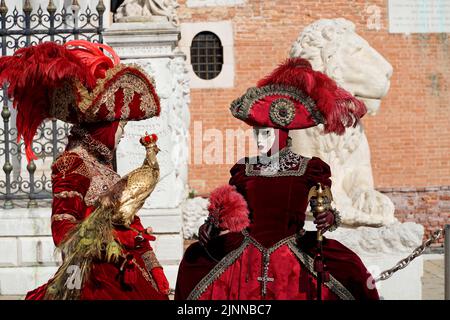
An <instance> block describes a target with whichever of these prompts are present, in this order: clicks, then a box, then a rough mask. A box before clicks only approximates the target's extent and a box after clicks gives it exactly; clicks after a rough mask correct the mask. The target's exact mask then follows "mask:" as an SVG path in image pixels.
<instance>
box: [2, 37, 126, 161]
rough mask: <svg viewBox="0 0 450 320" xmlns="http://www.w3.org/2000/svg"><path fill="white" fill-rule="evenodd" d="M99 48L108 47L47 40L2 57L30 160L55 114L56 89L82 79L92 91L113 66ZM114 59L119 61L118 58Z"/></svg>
mask: <svg viewBox="0 0 450 320" xmlns="http://www.w3.org/2000/svg"><path fill="white" fill-rule="evenodd" d="M99 47H100V48H104V49H106V47H107V46H104V45H100V44H92V43H90V42H88V41H85V40H77V41H69V42H68V43H66V44H65V45H64V46H63V45H59V44H56V43H54V42H44V43H42V44H39V45H36V46H31V47H27V48H21V49H19V50H17V51H16V52H15V53H14V55H12V56H5V57H1V58H0V83H1V84H2V85H5V84H9V87H8V90H7V93H8V97H9V98H12V99H13V107H14V108H16V109H17V119H16V127H17V141H18V142H19V141H20V139H21V138H23V140H24V144H25V153H26V157H27V160H28V162H29V161H31V160H35V159H37V158H36V155H35V154H34V152H33V150H32V142H33V138H34V135H35V134H36V131H37V128H38V127H39V125H40V124H41V123H42V122H43V121H44V120H45V119H48V118H50V117H51V115H50V114H49V106H50V97H51V93H52V90H53V89H54V88H56V87H58V86H60V85H61V84H62V83H64V81H66V80H69V79H78V80H80V81H81V83H82V84H83V85H84V86H86V87H87V88H88V89H89V90H91V89H92V88H94V87H95V85H96V81H97V78H99V77H101V76H102V75H103V76H104V74H105V72H106V70H107V69H108V68H110V67H112V66H113V62H112V61H111V59H109V58H108V57H106V56H105V55H104V54H103V53H102V52H101V50H100V49H99ZM108 48H109V47H108ZM109 49H110V48H109ZM110 50H112V49H110ZM110 50H108V51H110ZM113 58H114V63H116V62H117V59H118V57H116V56H114V55H113ZM107 60H108V61H107Z"/></svg>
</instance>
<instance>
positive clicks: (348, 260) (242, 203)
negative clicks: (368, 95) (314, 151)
mask: <svg viewBox="0 0 450 320" xmlns="http://www.w3.org/2000/svg"><path fill="white" fill-rule="evenodd" d="M231 112H232V114H233V116H235V117H236V118H238V119H240V120H242V121H245V122H246V123H247V124H249V125H251V126H253V127H254V133H255V137H256V139H257V142H258V148H259V151H260V155H259V156H257V157H252V158H248V157H247V158H245V159H243V160H241V161H239V162H238V163H237V164H235V165H234V166H233V168H232V169H231V171H230V173H231V179H230V182H229V186H226V187H221V188H220V189H218V190H216V191H214V192H212V193H211V196H210V206H209V208H208V209H209V212H210V215H209V217H208V219H207V222H206V223H205V224H204V225H203V226H202V227H201V228H200V230H199V235H200V241H199V242H196V243H194V244H192V245H191V246H190V247H189V248H188V249H187V250H186V252H185V254H184V257H183V260H182V262H181V265H180V268H179V273H178V279H177V286H176V293H175V299H179V300H184V299H199V300H247V299H248V300H253V299H256V300H259V299H283V300H285V299H286V300H291V299H292V300H306V299H317V298H318V296H317V292H318V290H317V282H318V281H317V272H316V269H315V265H314V262H315V261H314V258H315V257H316V253H317V251H318V250H319V249H318V246H317V238H316V232H306V231H305V230H304V229H303V226H304V222H305V212H306V210H307V206H308V196H309V192H310V190H311V189H312V188H313V187H314V186H316V185H317V183H320V184H321V185H322V186H323V187H324V188H327V187H330V186H331V180H330V176H331V172H330V168H329V166H328V165H327V164H326V163H325V162H323V161H322V160H321V159H319V158H317V157H313V158H306V157H303V156H301V155H298V154H295V153H294V152H293V151H292V150H291V149H290V145H289V142H290V138H289V137H288V131H289V130H291V129H303V128H308V127H312V126H316V125H318V124H323V125H324V131H325V133H337V134H342V133H343V132H344V131H345V128H346V127H349V126H352V125H354V124H355V123H356V122H357V121H358V120H359V118H360V117H362V116H363V115H364V114H365V112H366V108H365V106H364V104H363V103H362V102H360V101H359V100H357V99H355V98H354V97H353V96H352V95H350V94H349V93H348V92H346V91H344V90H343V89H341V88H339V87H338V86H337V85H336V84H335V82H334V81H333V80H331V79H330V78H328V77H327V76H326V75H325V74H323V73H320V72H316V71H314V70H313V69H312V67H311V65H310V63H309V62H308V61H306V60H304V59H301V58H295V59H290V60H288V61H286V62H285V63H284V64H282V65H281V66H279V67H278V68H277V69H275V70H274V71H273V72H272V74H270V75H269V76H267V77H266V78H264V79H262V80H261V81H259V83H258V86H257V87H255V88H250V89H249V90H248V91H247V93H246V94H245V95H244V96H242V97H241V98H239V99H237V100H235V101H234V102H233V104H232V106H231ZM330 202H331V201H330ZM314 223H315V224H316V226H317V229H318V230H321V232H322V233H323V232H325V231H327V230H330V231H331V230H333V229H335V228H336V227H337V226H338V224H339V223H340V219H339V214H338V212H337V211H336V210H334V209H332V208H331V206H329V209H328V210H326V211H325V212H323V213H321V214H319V215H317V216H316V219H315V221H314ZM322 247H323V249H322V255H323V258H324V260H325V264H326V268H327V270H325V271H326V273H325V274H326V276H325V277H324V280H325V281H324V283H323V286H322V287H321V288H322V293H321V299H324V300H335V299H346V300H347V299H348V300H350V299H378V298H379V297H378V293H377V290H376V288H375V287H374V286H373V285H372V283H371V281H370V279H371V275H370V274H369V273H368V271H367V269H366V268H365V266H364V265H363V263H362V262H361V260H360V259H359V257H358V256H357V255H356V254H355V253H354V252H353V251H351V250H350V249H348V248H346V247H345V246H344V245H342V244H341V243H339V242H338V241H335V240H332V239H326V238H324V239H323V244H322Z"/></svg>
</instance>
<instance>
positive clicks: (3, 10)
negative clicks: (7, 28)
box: [0, 0, 8, 17]
mask: <svg viewBox="0 0 450 320" xmlns="http://www.w3.org/2000/svg"><path fill="white" fill-rule="evenodd" d="M7 13H8V7H7V6H6V3H5V0H2V1H1V2H0V15H2V16H3V17H5V16H6V14H7Z"/></svg>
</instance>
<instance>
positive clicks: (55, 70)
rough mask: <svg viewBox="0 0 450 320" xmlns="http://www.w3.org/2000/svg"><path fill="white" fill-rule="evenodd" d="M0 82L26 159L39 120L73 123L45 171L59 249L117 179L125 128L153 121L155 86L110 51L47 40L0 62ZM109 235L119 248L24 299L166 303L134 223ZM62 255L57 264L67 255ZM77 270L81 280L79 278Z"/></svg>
mask: <svg viewBox="0 0 450 320" xmlns="http://www.w3.org/2000/svg"><path fill="white" fill-rule="evenodd" d="M102 49H103V50H105V51H106V52H108V53H109V55H110V56H111V57H112V59H111V58H109V57H108V56H107V55H106V54H104V53H103V51H102ZM0 82H1V83H2V84H3V83H7V84H9V87H8V95H9V97H11V98H13V99H14V100H13V103H14V107H15V108H16V109H17V130H18V139H20V138H21V137H22V138H23V139H24V143H25V146H26V156H27V159H28V161H32V160H35V159H37V158H36V156H35V155H34V153H33V149H32V141H33V137H34V135H35V133H36V130H37V128H38V126H39V125H40V124H41V123H42V121H44V120H45V119H49V118H56V119H59V120H62V121H64V122H67V123H71V124H73V127H72V128H71V131H70V135H69V137H68V145H67V147H66V150H65V151H64V153H62V154H61V155H60V156H59V157H58V158H57V159H56V160H55V162H54V163H53V165H52V188H53V204H52V217H51V229H52V236H53V240H54V243H55V245H56V246H57V247H61V246H62V245H63V244H64V243H65V241H67V239H68V237H69V235H71V234H72V233H74V230H76V229H77V226H79V225H81V223H82V222H83V221H85V220H86V219H87V218H88V217H89V216H90V214H91V213H92V212H93V211H94V210H95V208H96V206H98V199H99V197H100V196H101V195H102V194H105V193H106V192H108V190H109V189H111V188H112V187H113V186H114V185H115V184H116V183H117V182H118V181H119V180H120V176H119V175H118V174H117V173H116V172H115V171H114V170H113V168H112V159H113V152H114V149H115V148H116V146H117V144H118V142H119V140H120V138H121V136H122V135H123V130H124V129H123V127H124V126H125V124H126V122H127V121H129V120H142V119H147V118H150V117H153V116H158V115H159V113H160V104H159V98H158V96H157V95H156V92H155V88H154V82H153V80H152V79H151V78H150V77H149V76H148V75H147V74H146V73H145V72H144V71H143V70H142V69H140V68H139V67H137V66H132V65H130V66H126V65H123V64H121V63H120V61H119V57H118V56H117V54H116V53H115V52H114V51H113V50H112V48H110V47H108V46H106V45H102V44H93V43H90V42H87V41H83V40H74V41H70V42H67V43H66V44H65V45H59V44H56V43H53V42H46V43H43V44H39V45H36V46H32V47H28V48H23V49H20V50H17V51H16V52H15V54H14V55H13V56H9V57H3V58H1V59H0ZM104 227H105V226H103V225H101V224H100V225H98V226H96V228H97V230H94V231H95V232H97V233H98V232H102V230H103V228H104ZM92 231H93V230H87V231H86V232H92ZM103 231H104V230H103ZM111 233H113V236H112V238H113V239H114V241H112V242H111V243H113V244H118V245H117V246H115V247H114V246H110V247H108V248H106V247H105V248H103V247H102V252H103V254H104V257H103V258H97V259H91V260H89V259H88V258H86V259H85V260H84V261H81V265H80V266H78V268H79V269H77V268H75V269H73V270H70V269H69V270H64V271H70V272H71V273H72V276H73V277H71V278H70V279H65V281H63V282H62V283H59V282H57V281H56V279H57V277H56V276H55V277H54V278H52V279H51V280H50V281H49V282H48V283H47V284H45V285H43V286H41V287H39V288H37V289H35V290H33V291H31V292H29V293H28V294H27V296H26V299H30V300H36V299H162V300H166V299H168V296H167V295H168V290H169V285H168V282H167V279H166V277H165V275H164V272H163V269H162V267H161V265H160V264H159V263H158V260H157V259H156V256H155V253H154V252H153V249H152V247H151V246H150V243H149V241H150V240H155V238H154V237H153V236H152V235H151V234H150V233H149V232H148V229H144V227H143V226H142V224H141V222H140V220H139V218H138V217H137V216H135V217H134V220H133V221H132V222H131V224H130V226H129V227H127V228H125V227H121V226H117V227H115V228H114V230H113V231H112V232H111ZM83 241H85V243H81V242H82V241H80V245H86V247H89V246H92V245H93V244H94V243H95V242H94V241H95V239H94V240H93V239H89V237H88V236H86V237H84V238H83ZM89 241H91V242H89ZM102 245H103V244H100V246H102ZM106 249H108V250H106ZM106 251H108V256H106ZM62 254H63V259H64V257H65V255H66V254H67V252H64V251H63V252H62ZM112 256H114V257H116V258H117V259H112V258H111V257H112ZM66 258H67V256H66ZM60 269H61V268H60ZM80 269H82V270H83V272H84V271H86V273H85V274H86V275H87V276H86V277H85V278H80V277H79V276H80V272H81V271H80ZM57 274H58V273H57ZM60 280H61V279H60ZM60 282H61V281H60Z"/></svg>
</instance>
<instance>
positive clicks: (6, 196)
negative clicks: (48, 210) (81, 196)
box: [0, 0, 105, 209]
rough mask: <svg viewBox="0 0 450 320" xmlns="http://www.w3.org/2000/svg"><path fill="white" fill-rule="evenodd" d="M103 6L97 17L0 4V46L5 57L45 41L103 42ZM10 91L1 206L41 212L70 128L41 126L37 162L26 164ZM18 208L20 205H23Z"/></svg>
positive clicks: (1, 142)
mask: <svg viewBox="0 0 450 320" xmlns="http://www.w3.org/2000/svg"><path fill="white" fill-rule="evenodd" d="M104 12H105V5H104V3H103V0H99V1H98V3H97V5H96V7H95V11H93V10H92V9H91V8H89V6H88V7H87V8H86V9H85V10H84V11H83V12H81V10H80V5H79V4H78V1H77V0H73V1H72V4H71V6H70V10H66V9H65V8H62V9H60V10H58V9H57V7H56V5H55V4H54V2H53V0H49V2H48V5H47V7H46V8H45V10H44V9H42V8H41V6H39V7H38V8H37V9H35V8H33V7H32V5H31V2H30V0H25V2H24V4H23V8H22V9H21V11H19V10H18V9H17V7H15V8H14V9H13V10H12V11H11V12H10V11H9V9H8V7H7V6H6V3H5V0H1V1H0V26H1V29H0V37H1V40H0V45H1V54H2V56H5V55H10V54H12V53H13V52H14V51H15V50H16V49H18V48H21V47H27V46H30V45H35V44H38V43H41V42H44V41H55V42H57V43H64V42H67V41H69V40H72V39H85V40H88V41H92V42H103V38H102V32H103V14H104ZM6 88H7V87H6V86H5V87H3V94H2V95H1V96H0V102H1V103H2V105H3V107H2V111H1V116H2V119H3V128H0V159H1V160H0V166H1V167H2V171H0V201H3V203H1V202H0V206H2V207H3V208H5V209H11V208H14V207H15V206H16V205H17V203H16V204H15V202H16V201H14V202H13V200H22V202H23V201H25V202H26V206H27V207H29V208H33V207H37V206H38V202H37V201H36V200H38V199H49V198H51V196H52V195H51V177H50V172H49V170H48V169H49V167H50V163H51V162H52V161H53V160H54V159H55V158H56V157H57V156H58V154H59V153H60V152H62V151H63V150H64V147H65V145H66V143H67V142H66V136H67V132H68V130H69V126H68V125H67V124H65V123H62V122H59V121H56V120H50V121H47V122H45V123H43V124H42V125H41V126H40V127H39V129H38V132H37V134H36V136H35V138H34V143H33V151H34V152H35V154H36V156H37V157H38V159H39V160H36V161H32V162H30V163H29V164H27V163H26V159H25V157H24V156H23V155H24V146H23V144H22V143H18V142H17V129H16V128H15V116H16V115H15V110H14V109H13V108H12V107H11V101H9V99H8V98H7V95H6ZM19 202H20V201H19Z"/></svg>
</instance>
